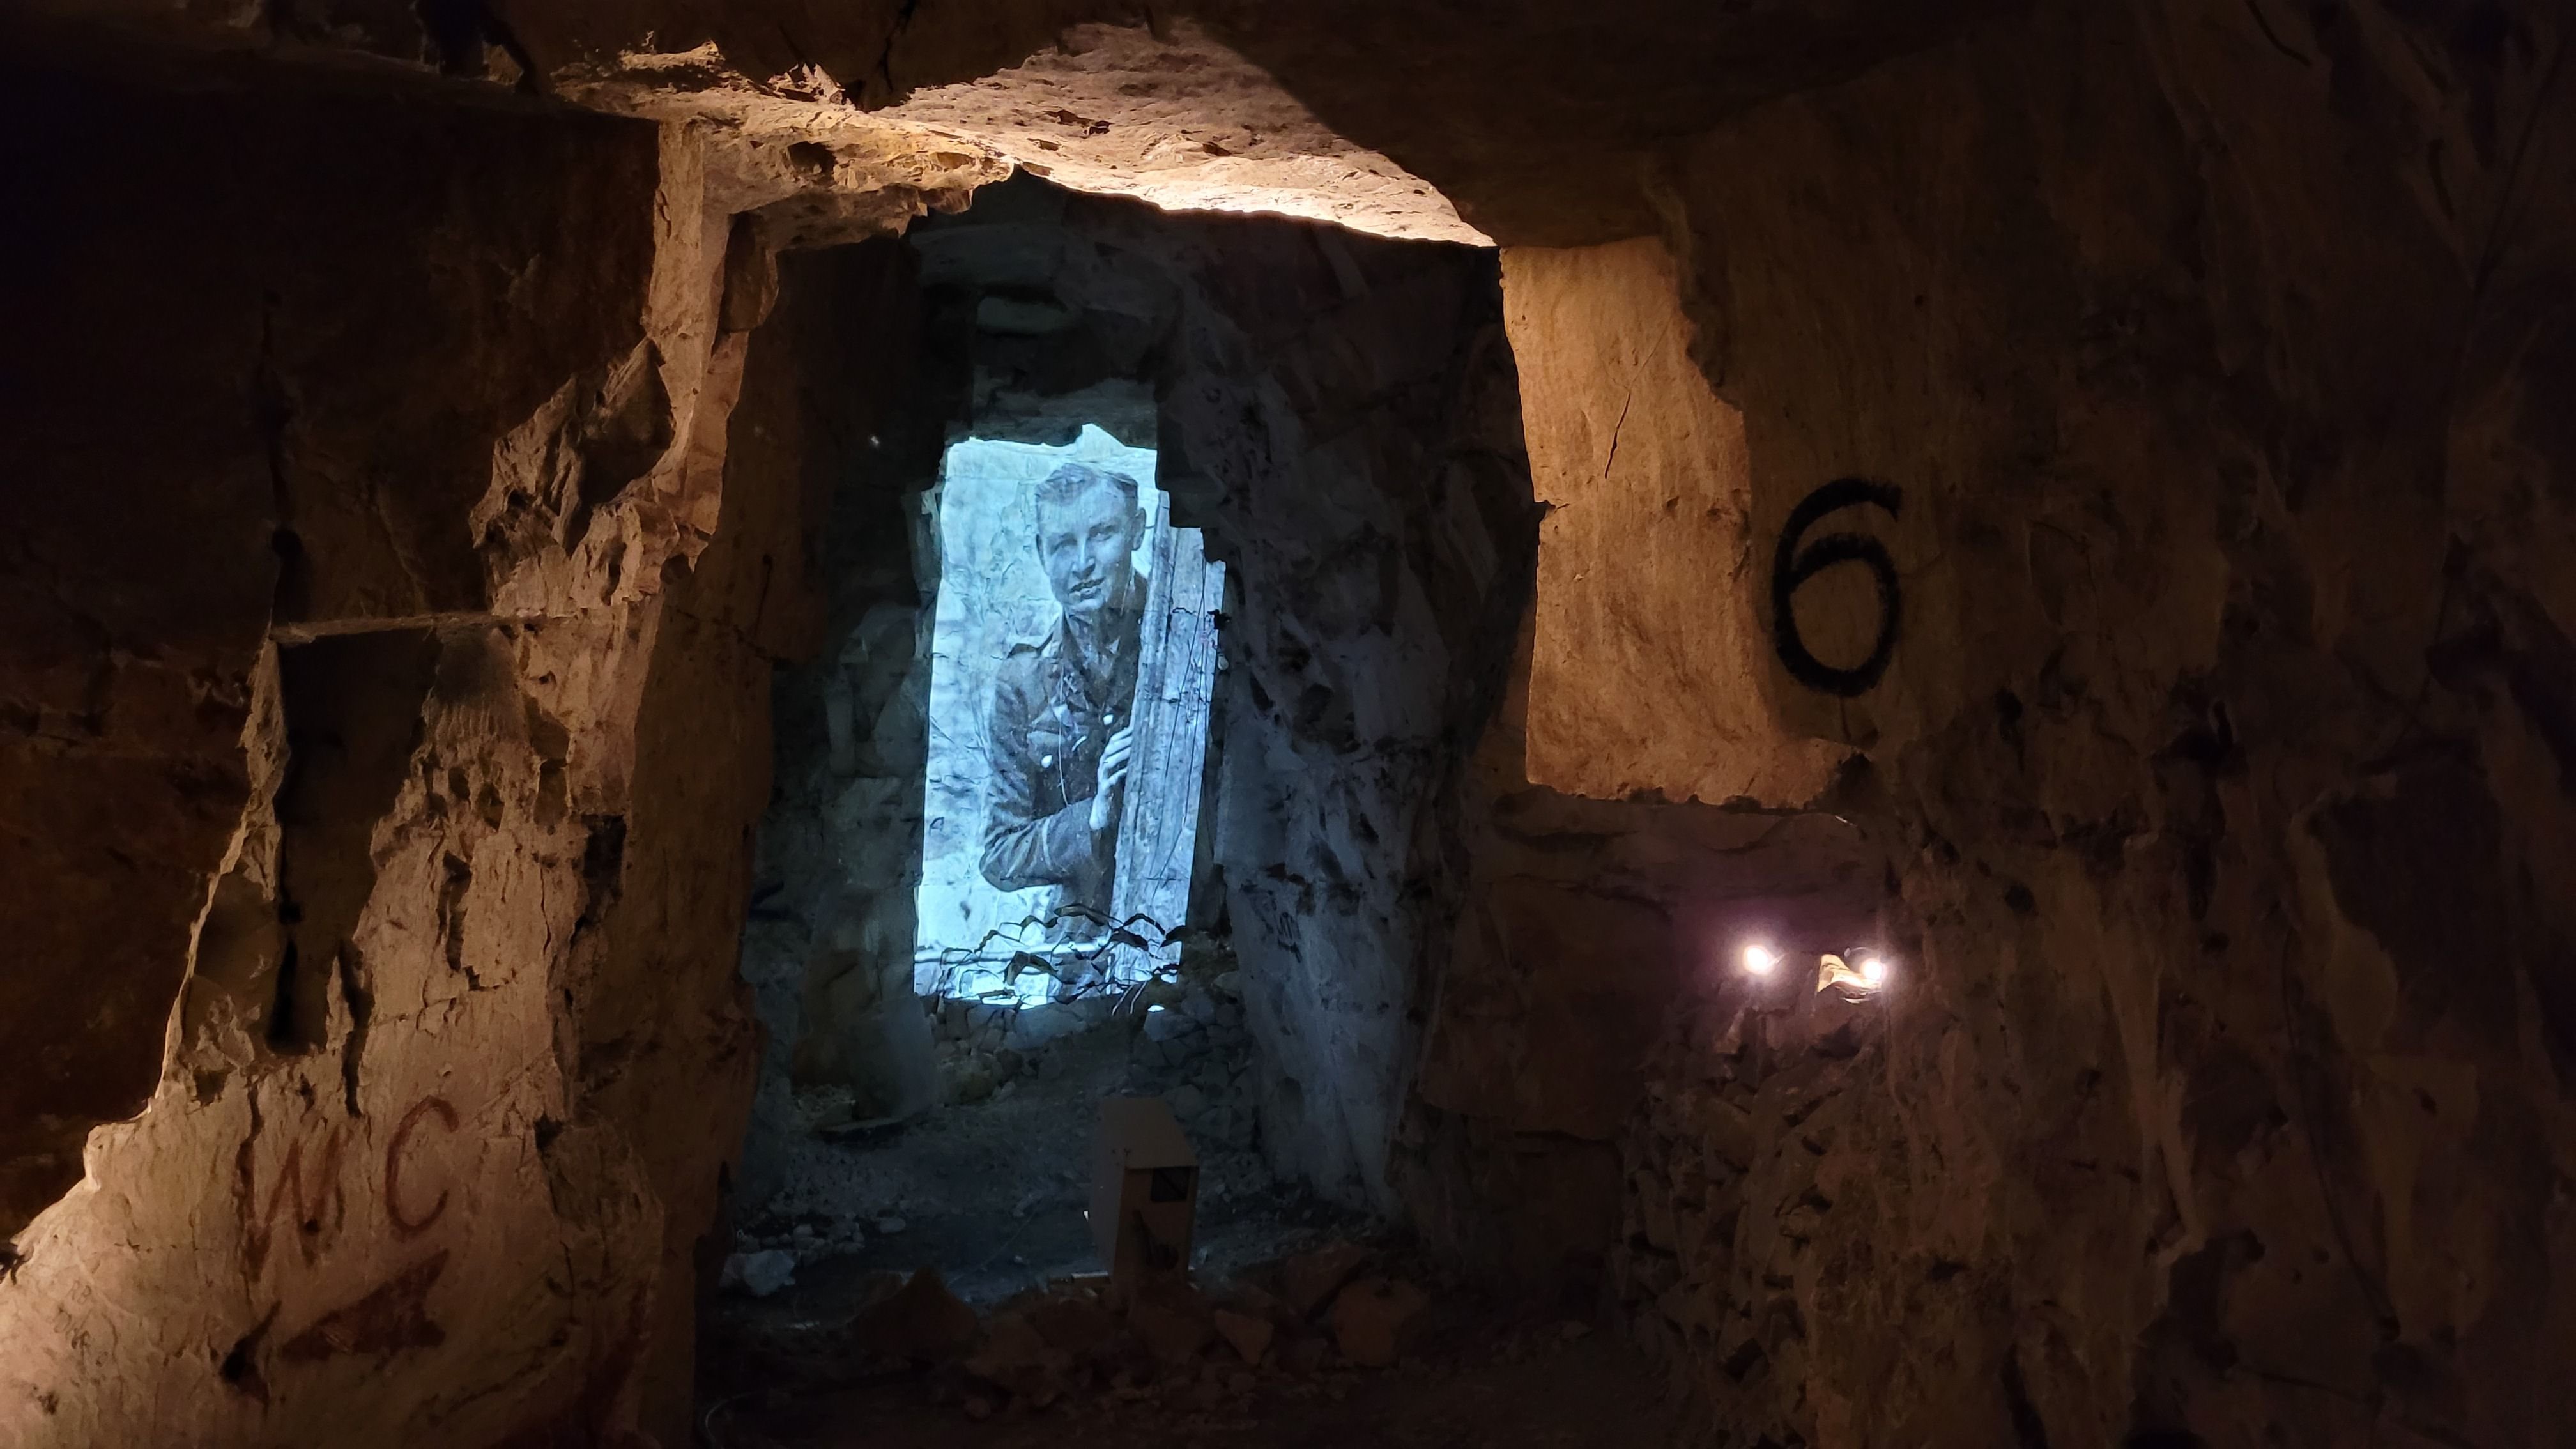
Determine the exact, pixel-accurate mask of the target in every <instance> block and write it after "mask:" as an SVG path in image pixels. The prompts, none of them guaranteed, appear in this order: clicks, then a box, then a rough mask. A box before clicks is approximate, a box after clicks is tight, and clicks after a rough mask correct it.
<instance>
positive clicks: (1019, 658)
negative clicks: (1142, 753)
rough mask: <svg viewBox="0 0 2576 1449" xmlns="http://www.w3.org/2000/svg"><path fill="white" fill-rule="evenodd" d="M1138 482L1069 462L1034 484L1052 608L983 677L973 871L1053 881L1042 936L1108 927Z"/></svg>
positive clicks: (1137, 601)
mask: <svg viewBox="0 0 2576 1449" xmlns="http://www.w3.org/2000/svg"><path fill="white" fill-rule="evenodd" d="M1136 489H1137V484H1136V480H1135V479H1133V478H1130V477H1128V476H1127V475H1125V474H1123V473H1114V472H1111V471H1109V470H1107V469H1105V468H1101V467H1098V466H1096V465H1093V464H1089V463H1066V464H1064V465H1063V466H1062V467H1059V468H1057V469H1056V470H1055V471H1054V472H1052V473H1049V474H1048V475H1047V476H1046V478H1045V479H1044V480H1043V481H1041V482H1040V483H1039V484H1038V486H1037V490H1036V495H1035V498H1034V500H1033V501H1034V503H1035V505H1036V510H1035V511H1036V515H1037V540H1036V542H1037V552H1038V561H1039V562H1040V563H1041V564H1042V565H1044V567H1045V570H1046V577H1047V584H1048V586H1049V588H1051V589H1052V590H1053V591H1054V593H1055V600H1056V603H1057V604H1058V605H1059V606H1060V607H1061V608H1062V610H1063V617H1062V618H1061V619H1060V620H1059V621H1058V622H1057V624H1056V627H1055V630H1054V632H1053V633H1051V634H1049V635H1047V636H1046V637H1045V639H1044V640H1043V641H1042V642H1037V643H1026V644H1020V645H1016V646H1014V647H1013V648H1012V650H1011V653H1010V655H1009V657H1007V658H1005V659H1004V660H1003V661H1002V663H1001V665H1000V667H999V668H998V669H997V670H996V672H995V674H994V678H993V701H992V707H991V709H990V711H989V712H988V713H987V716H986V729H987V731H988V740H989V745H990V749H991V758H992V767H993V774H992V783H991V786H990V790H991V795H990V800H989V807H988V814H987V816H986V818H985V826H984V858H983V872H984V879H985V880H986V881H988V882H990V883H991V884H992V885H993V887H994V888H995V889H997V890H1005V891H1011V890H1026V889H1028V888H1030V887H1032V886H1047V885H1051V886H1060V887H1062V888H1063V894H1062V896H1061V897H1060V898H1059V899H1058V901H1057V904H1056V916H1055V920H1054V922H1053V924H1052V926H1051V927H1050V930H1049V936H1050V938H1051V939H1054V940H1059V941H1084V940H1095V939H1098V938H1099V937H1100V936H1101V935H1103V934H1104V933H1105V931H1106V925H1105V923H1106V922H1107V920H1108V917H1109V910H1110V901H1111V891H1112V888H1113V887H1114V886H1115V884H1116V881H1117V873H1118V820H1119V814H1120V808H1121V806H1122V804H1123V792H1122V791H1121V788H1120V787H1121V786H1122V785H1123V784H1124V783H1125V782H1126V779H1127V770H1128V755H1129V751H1130V748H1131V745H1132V742H1133V738H1132V733H1131V731H1132V728H1133V724H1132V721H1131V720H1130V719H1129V718H1128V714H1129V711H1130V709H1131V708H1132V706H1133V704H1134V701H1135V697H1136V653H1137V647H1138V642H1137V641H1138V630H1139V626H1140V623H1141V621H1142V619H1143V616H1144V608H1145V599H1146V592H1145V580H1144V578H1143V576H1141V575H1139V574H1138V573H1137V572H1136V568H1135V563H1134V559H1133V555H1134V554H1135V551H1136V545H1137V541H1138V539H1139V538H1140V537H1141V536H1142V533H1143V529H1144V521H1143V516H1142V515H1141V514H1140V513H1139V512H1138V511H1137V505H1136Z"/></svg>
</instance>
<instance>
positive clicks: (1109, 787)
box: [1091, 724, 1136, 830]
mask: <svg viewBox="0 0 2576 1449" xmlns="http://www.w3.org/2000/svg"><path fill="white" fill-rule="evenodd" d="M1135 748H1136V727H1135V726H1134V725H1132V724H1131V725H1129V726H1127V727H1126V728H1125V729H1122V730H1120V731H1119V732H1118V733H1116V734H1114V735H1111V736H1110V737H1109V745H1108V748H1106V749H1104V750H1102V751H1101V752H1100V771H1099V774H1098V775H1097V776H1096V777H1095V780H1096V783H1095V784H1094V785H1093V786H1092V790H1091V828H1092V829H1094V830H1106V829H1108V828H1109V797H1110V792H1111V791H1113V790H1115V789H1117V788H1118V787H1119V786H1121V785H1123V784H1126V783H1127V757H1128V754H1129V752H1131V751H1133V750H1134V749H1135Z"/></svg>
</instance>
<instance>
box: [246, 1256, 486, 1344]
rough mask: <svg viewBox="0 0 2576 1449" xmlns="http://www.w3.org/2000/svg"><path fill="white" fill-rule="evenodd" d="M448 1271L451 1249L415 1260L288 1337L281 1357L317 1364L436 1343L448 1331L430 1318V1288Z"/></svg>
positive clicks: (445, 1340) (445, 1336)
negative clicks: (346, 1356)
mask: <svg viewBox="0 0 2576 1449" xmlns="http://www.w3.org/2000/svg"><path fill="white" fill-rule="evenodd" d="M446 1271H447V1250H446V1249H445V1248H441V1249H439V1250H438V1251H437V1252H435V1253H432V1254H430V1255H429V1256H428V1257H426V1258H423V1259H421V1260H420V1261H419V1262H417V1263H414V1264H412V1265H411V1266H410V1267H408V1268H405V1269H404V1270H402V1271H401V1272H399V1273H397V1274H395V1275H394V1276H393V1277H391V1278H388V1279H386V1280H385V1281H384V1282H383V1283H380V1284H378V1285H377V1286H376V1287H375V1289H374V1290H373V1291H371V1292H369V1293H368V1294H366V1296H364V1297H362V1298H359V1299H357V1300H356V1301H355V1302H352V1303H349V1304H346V1305H344V1306H342V1307H339V1308H334V1309H332V1310H331V1311H330V1312H328V1313H325V1314H323V1315H322V1316H321V1317H320V1318H318V1319H315V1320H314V1322H313V1326H312V1327H310V1328H308V1329H306V1330H304V1331H303V1332H302V1333H299V1334H297V1335H295V1336H294V1337H293V1338H290V1339H288V1340H287V1341H286V1344H285V1346H284V1347H283V1348H280V1349H279V1350H278V1356H279V1357H281V1358H283V1359H285V1360H286V1361H287V1362H289V1363H316V1362H319V1361H321V1360H323V1359H326V1358H333V1357H337V1356H338V1355H340V1354H344V1353H358V1354H368V1355H371V1356H373V1357H376V1358H391V1357H393V1356H394V1355H395V1354H398V1353H400V1352H402V1351H403V1350H404V1349H407V1348H436V1347H438V1346H439V1345H440V1344H442V1343H445V1342H447V1330H445V1329H443V1328H440V1327H439V1326H438V1325H437V1324H435V1323H432V1322H430V1321H429V1290H430V1287H431V1285H433V1284H435V1283H437V1282H438V1275H440V1274H441V1273H444V1272H446Z"/></svg>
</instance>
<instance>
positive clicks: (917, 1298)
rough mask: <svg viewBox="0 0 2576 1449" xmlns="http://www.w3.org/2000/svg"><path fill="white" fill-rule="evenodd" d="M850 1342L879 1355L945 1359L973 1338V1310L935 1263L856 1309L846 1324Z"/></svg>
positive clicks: (926, 1360)
mask: <svg viewBox="0 0 2576 1449" xmlns="http://www.w3.org/2000/svg"><path fill="white" fill-rule="evenodd" d="M850 1327H851V1337H852V1340H853V1342H854V1343H856V1344H857V1346H858V1347H859V1348H860V1349H862V1350H863V1351H865V1352H868V1353H871V1354H874V1355H876V1356H878V1357H880V1358H890V1359H904V1360H908V1361H910V1362H913V1363H946V1362H949V1361H951V1360H953V1359H956V1358H958V1357H960V1356H961V1355H963V1354H964V1353H965V1352H966V1351H967V1349H968V1348H969V1347H970V1346H972V1345H973V1344H974V1342H975V1336H976V1332H977V1328H978V1325H977V1323H976V1321H975V1310H974V1309H972V1308H969V1307H967V1306H966V1305H965V1304H964V1303H963V1302H961V1301H959V1299H958V1297H957V1295H956V1294H954V1293H951V1292H949V1291H948V1284H947V1283H946V1282H945V1281H944V1280H943V1279H941V1277H940V1276H939V1271H938V1270H937V1269H935V1268H924V1269H922V1270H921V1271H920V1272H918V1273H915V1274H913V1275H912V1277H911V1278H909V1279H907V1280H906V1281H905V1282H904V1285H903V1286H902V1287H901V1288H898V1289H896V1290H895V1291H894V1292H893V1293H891V1294H889V1295H887V1296H886V1297H885V1298H883V1299H881V1300H879V1301H877V1302H875V1303H872V1304H870V1305H868V1306H867V1307H866V1308H864V1309H862V1310H860V1312H859V1316H858V1317H857V1318H856V1319H855V1320H853V1322H852V1323H851V1325H850Z"/></svg>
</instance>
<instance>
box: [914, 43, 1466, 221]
mask: <svg viewBox="0 0 2576 1449" xmlns="http://www.w3.org/2000/svg"><path fill="white" fill-rule="evenodd" d="M1167 35H1168V39H1162V40H1158V39H1156V38H1155V37H1154V36H1153V35H1152V34H1151V33H1149V32H1147V31H1144V30H1139V29H1129V28H1124V27H1119V26H1112V25H1083V26H1077V27H1075V28H1074V29H1072V30H1070V31H1068V32H1066V33H1065V35H1064V37H1063V38H1062V40H1061V41H1060V42H1059V44H1058V46H1057V48H1055V49H1052V50H1048V51H1042V52H1040V53H1039V54H1037V55H1035V56H1033V57H1031V58H1030V59H1029V60H1028V62H1027V63H1026V64H1023V65H1020V66H1015V67H1013V68H1012V69H1010V70H1006V71H1004V72H1002V73H1000V74H999V75H994V76H988V77H986V78H984V79H982V80H976V81H970V82H966V83H963V84H959V85H949V86H935V87H930V88H927V89H923V90H919V91H915V92H914V93H913V94H912V95H911V96H910V97H909V98H907V99H906V100H905V101H904V102H903V104H901V105H899V106H896V107H894V108H892V109H891V110H887V111H883V112H880V113H878V116H877V119H882V120H888V121H891V122H893V123H894V124H897V125H900V126H902V127H904V128H905V129H906V130H908V131H912V132H914V133H916V134H919V135H922V136H925V137H931V138H937V137H949V138H954V139H956V140H959V141H964V142H967V143H971V144H973V145H976V146H980V147H982V148H984V149H987V150H990V151H992V152H994V153H995V154H998V155H1001V156H1004V157H1007V158H1009V159H1010V160H1012V161H1014V162H1017V163H1018V164H1020V165H1021V166H1023V167H1026V168H1027V169H1028V170H1030V171H1032V172H1035V173H1037V174H1038V175H1040V176H1044V177H1047V178H1048V179H1050V180H1053V181H1055V182H1056V183H1058V184H1059V185H1063V186H1067V187H1071V188H1073V189H1074V190H1077V191H1094V192H1103V193H1108V194H1112V195H1121V196H1133V197H1136V198H1138V199H1140V200H1143V201H1148V202H1151V203H1153V204H1154V205H1156V206H1159V207H1162V208H1164V209H1166V210H1171V211H1268V212H1278V213H1281V214H1284V215H1288V216H1300V217H1306V218H1308V219H1311V220H1315V221H1330V222H1337V223H1339V224H1341V225H1343V226H1346V227H1350V228H1351V229H1353V230H1355V231H1365V232H1373V233H1376V234H1378V235H1380V236H1390V237H1405V238H1411V239H1415V240H1425V241H1453V242H1472V243H1478V244H1485V243H1488V242H1490V240H1491V239H1490V238H1488V237H1487V236H1486V235H1485V234H1484V233H1483V232H1480V231H1478V230H1476V229H1475V228H1474V227H1471V226H1469V225H1468V224H1467V223H1465V222H1464V221H1461V220H1460V219H1459V217H1458V211H1457V208H1456V207H1454V206H1452V205H1450V203H1449V199H1448V198H1447V197H1445V196H1442V195H1441V194H1440V193H1439V192H1438V191H1436V190H1434V189H1433V188H1432V187H1431V186H1430V185H1429V184H1428V183H1427V182H1424V181H1423V180H1421V179H1420V178H1419V177H1416V176H1414V175H1413V174H1412V173H1410V172H1408V171H1406V170H1405V169H1404V168H1403V167H1401V166H1399V165H1397V164H1396V163H1395V162H1393V161H1391V160H1389V159H1388V158H1386V157H1385V156H1383V155H1380V154H1378V153H1377V152H1374V151H1370V150H1366V149H1364V148H1362V147H1359V146H1355V145H1353V144H1351V143H1350V142H1348V141H1346V140H1344V139H1342V137H1341V136H1339V135H1337V134H1335V133H1334V131H1333V130H1332V128H1331V127H1329V126H1327V125H1325V124H1324V123H1323V122H1322V121H1320V120H1318V119H1317V118H1316V116H1315V113H1314V112H1313V111H1311V110H1308V109H1307V108H1306V106H1305V105H1304V104H1303V103H1301V102H1299V101H1298V100H1297V99H1296V98H1295V97H1293V96H1291V95H1289V94H1288V93H1287V92H1286V91H1285V90H1282V89H1281V88H1280V86H1279V83H1278V82H1277V81H1275V80H1273V79H1271V78H1270V76H1269V75H1268V74H1266V73H1265V72H1263V71H1262V70H1261V69H1260V68H1259V67H1257V66H1255V65H1253V64H1252V63H1251V62H1249V61H1247V60H1245V59H1244V58H1243V57H1241V56H1240V55H1237V54H1235V53H1234V52H1233V51H1231V50H1229V49H1227V48H1226V47H1225V46H1223V45H1220V44H1218V43H1217V42H1216V41H1215V40H1214V39H1213V38H1212V37H1210V36H1209V35H1208V33H1207V32H1206V31H1205V30H1203V29H1202V28H1200V27H1199V26H1197V25H1195V24H1192V23H1190V22H1187V21H1182V22H1177V23H1175V24H1174V25H1172V26H1171V27H1170V28H1169V31H1168V32H1167Z"/></svg>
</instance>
